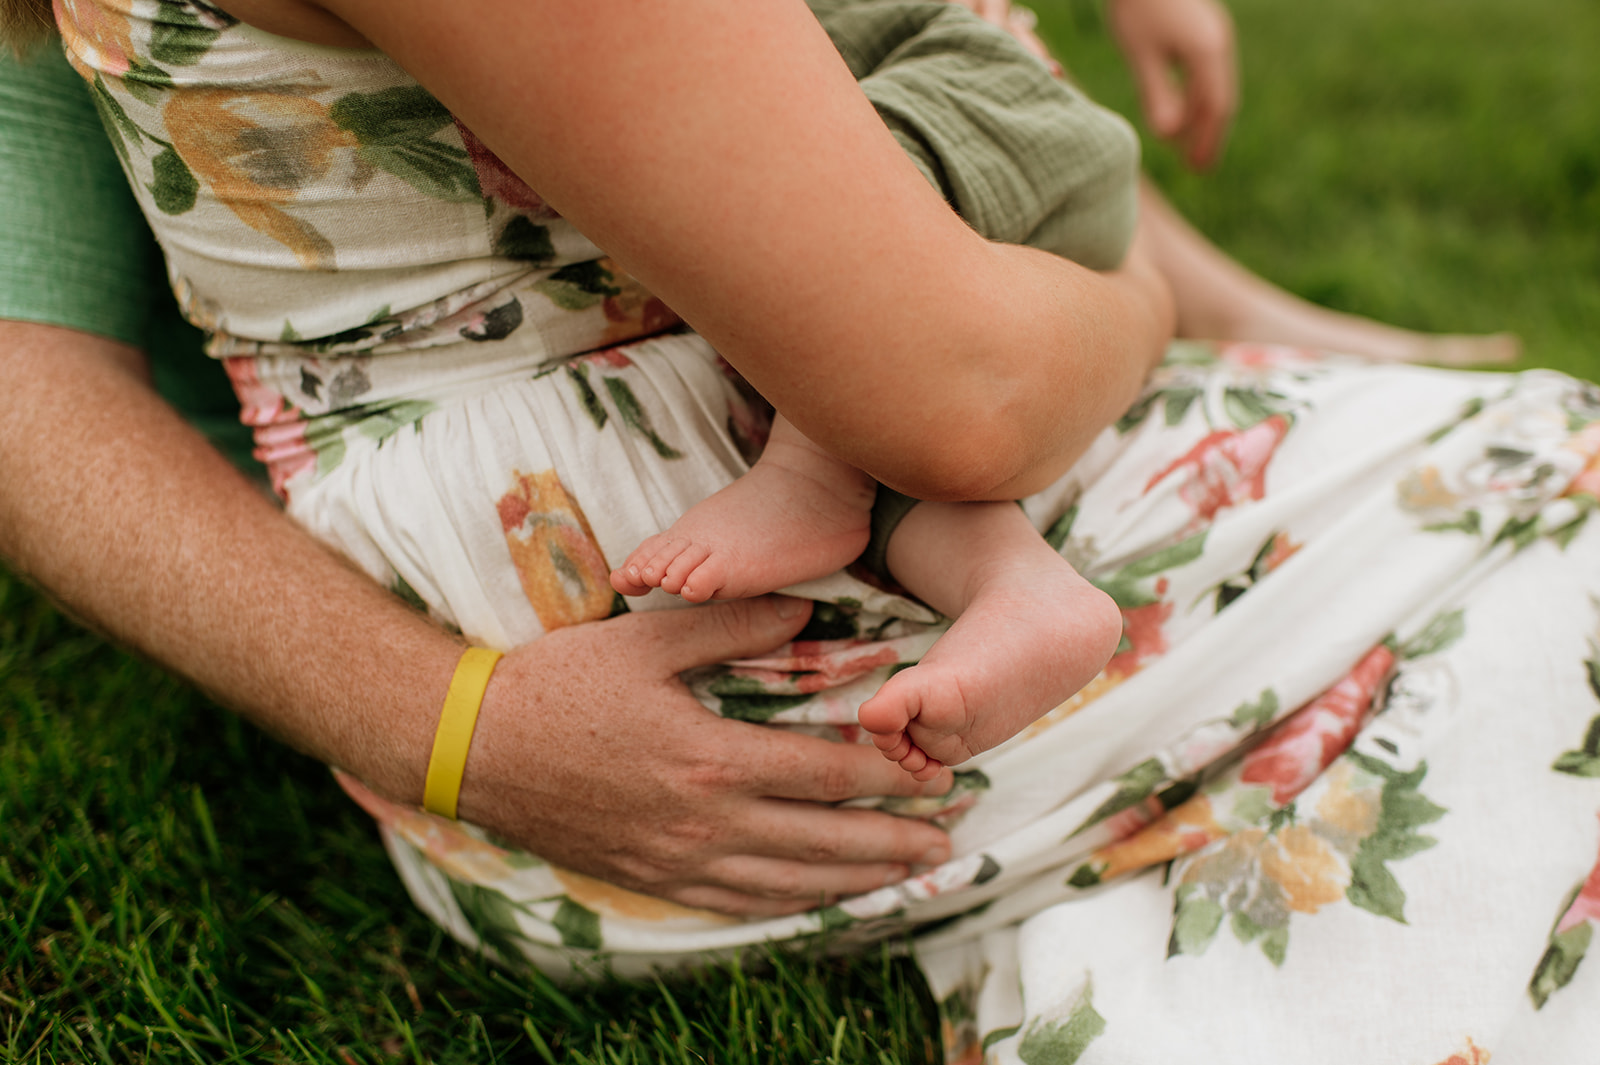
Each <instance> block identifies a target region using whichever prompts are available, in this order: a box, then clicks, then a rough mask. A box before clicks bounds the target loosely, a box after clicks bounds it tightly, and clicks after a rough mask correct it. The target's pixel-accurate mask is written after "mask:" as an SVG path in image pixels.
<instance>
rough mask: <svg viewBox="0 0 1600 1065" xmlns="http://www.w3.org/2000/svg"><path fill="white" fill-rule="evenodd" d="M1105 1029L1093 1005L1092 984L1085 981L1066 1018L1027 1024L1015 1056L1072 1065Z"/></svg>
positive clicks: (1046, 1064)
mask: <svg viewBox="0 0 1600 1065" xmlns="http://www.w3.org/2000/svg"><path fill="white" fill-rule="evenodd" d="M1105 1030H1106V1020H1105V1018H1104V1017H1102V1016H1100V1014H1099V1013H1097V1012H1095V1008H1094V985H1093V984H1086V985H1085V986H1084V989H1083V994H1082V995H1081V996H1080V997H1079V999H1078V1001H1077V1002H1076V1003H1074V1004H1073V1007H1072V1012H1071V1013H1069V1014H1068V1015H1067V1019H1066V1020H1065V1021H1043V1020H1035V1021H1034V1022H1033V1023H1032V1024H1030V1025H1028V1029H1027V1031H1026V1032H1024V1033H1023V1035H1022V1042H1021V1043H1019V1044H1018V1046H1017V1057H1019V1058H1021V1059H1022V1061H1023V1065H1073V1062H1075V1061H1077V1060H1078V1059H1079V1058H1080V1057H1082V1056H1083V1052H1084V1051H1085V1050H1087V1049H1089V1044H1090V1043H1092V1042H1094V1041H1095V1040H1096V1039H1098V1038H1099V1037H1100V1034H1101V1033H1102V1032H1104V1031H1105Z"/></svg>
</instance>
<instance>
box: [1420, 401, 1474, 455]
mask: <svg viewBox="0 0 1600 1065" xmlns="http://www.w3.org/2000/svg"><path fill="white" fill-rule="evenodd" d="M1483 408H1484V400H1482V399H1481V398H1475V399H1469V400H1467V402H1466V403H1465V404H1463V405H1462V407H1461V413H1460V414H1457V415H1456V416H1455V419H1454V420H1453V421H1450V422H1447V423H1445V424H1444V425H1441V426H1440V427H1439V428H1437V429H1435V430H1434V431H1433V432H1431V433H1429V434H1428V438H1427V442H1428V443H1430V444H1437V443H1438V442H1439V441H1441V440H1443V439H1444V438H1445V437H1447V436H1449V435H1450V434H1451V433H1452V432H1454V431H1455V430H1456V428H1457V427H1459V426H1460V425H1462V424H1464V423H1465V422H1468V421H1471V420H1472V419H1473V418H1476V417H1477V416H1478V415H1479V414H1482V413H1483Z"/></svg>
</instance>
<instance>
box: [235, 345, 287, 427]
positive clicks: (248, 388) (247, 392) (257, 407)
mask: <svg viewBox="0 0 1600 1065" xmlns="http://www.w3.org/2000/svg"><path fill="white" fill-rule="evenodd" d="M222 368H223V369H224V370H226V371H227V372H228V381H229V382H230V383H231V384H232V385H233V394H234V395H235V396H238V397H239V420H240V421H241V422H243V423H244V424H246V425H275V424H277V423H278V422H280V421H282V420H284V419H283V415H284V411H285V409H286V408H285V403H284V399H283V393H282V392H279V391H278V390H277V389H276V388H271V387H269V386H267V385H264V384H262V383H261V377H260V376H259V375H258V374H257V373H256V360H255V359H254V357H252V356H249V355H235V356H233V357H231V358H227V359H223V360H222Z"/></svg>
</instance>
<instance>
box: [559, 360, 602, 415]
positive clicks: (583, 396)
mask: <svg viewBox="0 0 1600 1065" xmlns="http://www.w3.org/2000/svg"><path fill="white" fill-rule="evenodd" d="M567 377H568V378H569V379H570V380H571V381H572V387H573V388H575V389H577V391H578V402H579V403H582V404H583V412H584V413H585V414H587V415H588V416H589V420H590V421H592V422H594V427H595V428H596V429H604V428H605V427H606V422H607V421H608V420H609V419H610V417H611V415H610V413H609V412H607V410H606V408H605V404H603V403H601V402H600V397H599V396H598V395H596V394H595V390H594V386H593V385H591V384H589V367H587V366H585V365H583V364H582V363H580V362H574V363H568V364H567Z"/></svg>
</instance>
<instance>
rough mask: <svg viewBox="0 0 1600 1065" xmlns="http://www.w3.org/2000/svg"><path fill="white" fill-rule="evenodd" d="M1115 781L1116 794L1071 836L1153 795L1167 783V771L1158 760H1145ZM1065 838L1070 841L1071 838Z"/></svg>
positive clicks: (1073, 831) (1074, 830) (1102, 804)
mask: <svg viewBox="0 0 1600 1065" xmlns="http://www.w3.org/2000/svg"><path fill="white" fill-rule="evenodd" d="M1116 779H1117V790H1116V792H1115V793H1114V794H1113V795H1112V796H1111V798H1109V799H1107V800H1106V801H1105V802H1103V803H1101V804H1100V806H1099V807H1098V808H1097V809H1096V810H1095V812H1094V813H1092V814H1090V815H1089V816H1088V818H1087V819H1086V820H1085V821H1084V822H1083V824H1081V825H1079V826H1078V827H1077V828H1075V829H1073V830H1072V835H1073V836H1076V835H1077V834H1078V833H1080V832H1082V831H1083V830H1084V829H1087V828H1090V827H1092V826H1094V825H1097V824H1099V823H1100V822H1101V821H1104V820H1105V819H1106V818H1108V817H1110V816H1111V815H1112V814H1115V813H1121V812H1122V811H1123V810H1126V809H1127V808H1128V807H1130V806H1135V805H1137V804H1139V803H1141V802H1144V801H1145V800H1146V799H1148V798H1149V797H1150V796H1151V795H1154V794H1155V792H1156V789H1157V788H1159V787H1161V785H1163V784H1165V783H1167V770H1166V767H1165V766H1163V765H1162V764H1161V762H1160V761H1159V760H1158V759H1155V758H1147V759H1145V760H1144V761H1142V762H1140V763H1139V764H1138V765H1136V766H1134V767H1133V768H1132V769H1130V770H1128V771H1127V772H1126V773H1123V774H1122V775H1121V776H1119V777H1117V778H1116ZM1067 838H1068V839H1071V838H1072V836H1068V837H1067Z"/></svg>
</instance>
